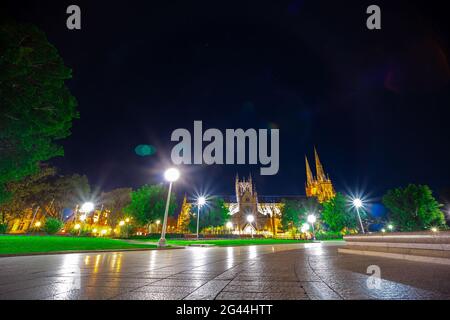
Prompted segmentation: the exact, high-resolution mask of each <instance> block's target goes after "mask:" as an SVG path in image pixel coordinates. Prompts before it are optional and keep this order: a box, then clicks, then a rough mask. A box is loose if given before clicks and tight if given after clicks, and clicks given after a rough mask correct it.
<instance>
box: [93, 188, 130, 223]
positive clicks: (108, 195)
mask: <svg viewBox="0 0 450 320" xmlns="http://www.w3.org/2000/svg"><path fill="white" fill-rule="evenodd" d="M131 192H132V189H131V188H118V189H114V190H112V191H110V192H103V193H102V194H101V195H100V202H101V203H102V204H103V206H104V208H106V209H108V210H110V211H111V213H110V214H109V215H108V221H109V223H110V224H111V225H113V226H115V225H117V224H118V222H119V220H120V219H122V218H123V216H124V215H125V208H126V207H127V206H128V205H130V203H131Z"/></svg>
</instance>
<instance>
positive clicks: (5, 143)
mask: <svg viewBox="0 0 450 320" xmlns="http://www.w3.org/2000/svg"><path fill="white" fill-rule="evenodd" d="M0 70H1V72H0V108H1V112H0V155H1V156H0V203H2V202H4V201H5V200H6V199H7V198H8V197H9V196H11V195H10V194H9V193H8V192H7V191H6V190H5V185H6V183H7V182H10V181H17V180H20V179H22V178H23V177H26V176H28V175H30V174H32V173H34V172H36V171H37V170H38V164H39V162H41V161H46V160H49V159H51V158H53V157H56V156H62V155H63V149H62V147H61V146H59V145H57V144H55V140H58V139H62V138H65V137H67V136H69V135H70V128H71V126H72V120H73V119H74V118H77V117H78V113H77V111H76V105H77V103H76V100H75V98H74V97H73V96H72V95H71V94H70V92H69V90H68V89H67V87H66V86H65V84H64V82H65V81H66V80H68V79H70V78H71V70H70V69H69V68H67V67H66V66H65V65H64V62H63V60H62V58H61V57H60V56H59V54H58V51H57V50H56V48H55V47H54V46H53V45H52V44H50V43H49V42H48V40H47V38H46V36H45V34H44V33H43V32H42V31H40V30H39V29H38V28H37V27H35V26H33V25H20V24H16V23H11V22H8V23H3V24H1V25H0Z"/></svg>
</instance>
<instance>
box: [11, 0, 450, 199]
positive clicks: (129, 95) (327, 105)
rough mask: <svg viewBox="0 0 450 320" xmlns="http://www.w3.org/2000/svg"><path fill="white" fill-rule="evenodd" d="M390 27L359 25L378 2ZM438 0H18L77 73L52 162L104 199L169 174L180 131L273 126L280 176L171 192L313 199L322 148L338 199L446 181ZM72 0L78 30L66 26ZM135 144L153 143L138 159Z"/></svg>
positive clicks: (445, 72) (217, 171)
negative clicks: (75, 105) (251, 189)
mask: <svg viewBox="0 0 450 320" xmlns="http://www.w3.org/2000/svg"><path fill="white" fill-rule="evenodd" d="M374 3H376V4H378V5H380V6H381V9H382V28H383V29H382V30H381V31H380V30H378V31H369V30H368V29H367V28H366V18H367V14H366V13H365V11H366V8H367V6H368V5H370V4H374ZM443 3H444V2H443V1H442V2H439V1H422V2H415V1H319V0H314V1H312V0H293V1H276V2H275V1H273V3H272V4H268V3H266V2H264V1H250V2H247V1H238V2H231V1H180V2H171V1H126V2H123V1H120V2H119V1H34V2H30V1H29V2H23V1H14V2H10V3H8V1H7V2H6V3H4V4H6V7H5V9H4V10H3V12H9V13H8V14H7V15H9V16H11V17H14V18H15V19H16V20H18V21H20V22H32V23H34V24H36V25H37V26H39V27H40V28H41V29H43V30H44V31H45V32H46V34H47V35H48V38H49V40H50V42H52V43H53V44H54V45H55V46H56V47H57V48H58V50H59V51H60V54H61V56H62V57H63V59H64V61H65V62H66V64H67V65H68V66H69V67H70V68H72V69H73V79H72V80H71V81H69V82H68V86H69V87H70V89H71V92H72V93H73V95H74V96H75V97H76V98H77V100H78V102H79V111H80V114H81V118H80V119H79V120H76V121H74V124H73V130H72V135H71V136H70V137H69V138H67V139H65V140H64V141H63V142H62V144H63V145H64V148H65V154H66V155H65V157H64V158H60V159H56V160H54V161H52V163H53V164H55V165H57V166H58V167H59V168H61V170H62V171H63V172H65V173H81V174H86V175H87V176H88V177H89V179H90V181H91V182H92V183H93V184H95V185H97V186H99V187H101V188H103V189H105V190H109V189H112V188H115V187H125V186H132V187H138V186H141V185H143V184H145V183H154V182H159V181H161V175H159V174H158V172H161V171H162V169H163V168H165V167H166V166H168V165H169V163H168V162H167V160H168V159H169V154H170V150H171V148H172V147H173V146H174V143H172V142H170V134H171V132H172V131H173V130H174V129H176V128H187V129H189V130H190V131H192V130H193V129H192V128H193V121H194V120H202V121H203V124H204V127H206V128H211V127H214V128H219V129H223V130H224V129H225V128H240V127H241V128H244V129H245V128H279V129H280V135H281V141H280V171H279V173H278V175H276V176H260V175H259V165H258V166H237V165H228V166H211V167H206V166H189V167H186V168H183V177H184V178H183V181H182V182H181V183H179V184H178V186H177V191H178V192H184V191H186V192H188V194H191V193H193V192H194V190H197V191H199V190H207V191H208V192H210V193H216V194H217V193H218V194H231V193H232V192H233V181H234V177H235V174H236V173H237V172H239V174H240V175H247V174H248V173H250V172H252V173H253V176H254V180H255V181H256V183H257V189H258V191H259V193H260V194H266V195H269V194H273V195H295V194H304V192H305V191H304V182H305V169H304V155H305V154H307V155H308V156H309V157H310V161H311V162H312V161H313V158H312V156H313V147H314V146H317V148H318V151H319V154H320V156H321V160H322V162H323V164H324V166H325V169H326V171H327V172H328V173H329V174H330V177H331V178H332V180H333V182H334V183H335V186H336V188H337V189H338V190H340V191H350V190H351V191H354V190H356V189H364V190H365V191H366V192H370V193H371V194H372V195H373V196H375V197H377V196H381V195H382V194H383V193H384V192H385V191H386V189H388V188H391V187H396V186H402V185H405V184H407V183H423V184H429V185H431V186H432V187H433V188H434V189H435V190H436V191H438V190H439V189H440V188H443V187H448V186H449V178H450V170H449V169H448V167H449V164H450V148H449V143H448V141H449V129H448V123H449V121H450V111H449V106H450V90H449V78H450V70H449V65H448V54H449V37H448V33H447V31H448V22H447V21H448V17H447V11H446V10H445V7H444V5H443ZM69 4H78V5H80V7H81V9H82V30H80V31H69V30H67V29H66V27H65V24H66V23H65V21H66V18H67V14H66V13H65V11H66V7H67V6H68V5H69ZM139 144H151V145H155V146H156V147H157V153H156V155H154V156H151V157H139V156H137V155H136V154H135V153H134V148H135V147H136V146H137V145H139Z"/></svg>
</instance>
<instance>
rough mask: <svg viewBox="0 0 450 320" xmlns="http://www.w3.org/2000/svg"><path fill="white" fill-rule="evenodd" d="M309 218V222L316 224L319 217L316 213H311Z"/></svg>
mask: <svg viewBox="0 0 450 320" xmlns="http://www.w3.org/2000/svg"><path fill="white" fill-rule="evenodd" d="M307 220H308V222H309V223H311V224H314V223H316V220H317V218H316V216H315V215H313V214H310V215H308V219H307Z"/></svg>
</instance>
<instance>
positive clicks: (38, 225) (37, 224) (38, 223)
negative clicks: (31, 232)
mask: <svg viewBox="0 0 450 320" xmlns="http://www.w3.org/2000/svg"><path fill="white" fill-rule="evenodd" d="M34 225H35V226H36V227H38V228H39V227H40V226H41V225H42V223H41V222H40V221H38V222H36V223H35V224H34Z"/></svg>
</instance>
